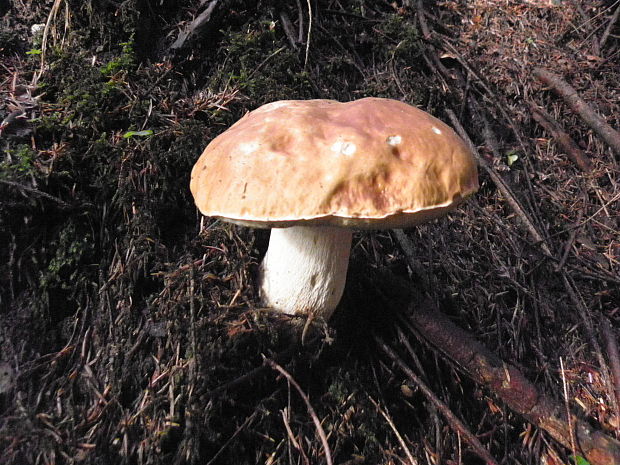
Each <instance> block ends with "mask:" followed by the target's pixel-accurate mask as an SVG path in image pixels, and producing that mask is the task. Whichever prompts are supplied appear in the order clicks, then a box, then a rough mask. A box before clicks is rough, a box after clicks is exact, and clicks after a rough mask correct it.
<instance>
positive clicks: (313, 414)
mask: <svg viewBox="0 0 620 465" xmlns="http://www.w3.org/2000/svg"><path fill="white" fill-rule="evenodd" d="M265 364H266V365H269V366H270V367H271V368H272V369H274V370H275V371H277V372H278V373H280V374H281V375H282V376H284V377H285V378H286V380H287V381H288V382H289V383H291V384H292V385H293V387H294V388H295V389H296V390H297V392H298V393H299V395H300V396H301V398H302V399H303V401H304V402H305V404H306V408H307V409H308V413H309V414H310V417H311V418H312V421H313V422H314V426H315V427H316V432H317V434H318V435H319V439H321V443H322V444H323V450H324V451H325V461H326V462H327V465H332V464H333V462H332V454H331V451H330V449H329V443H328V442H327V435H326V434H325V430H324V429H323V427H322V426H321V421H320V420H319V417H318V416H317V414H316V412H315V411H314V408H312V404H311V403H310V399H308V396H307V395H306V393H305V392H304V391H303V390H302V389H301V387H300V386H299V384H297V381H295V379H294V378H293V377H292V376H291V374H290V373H289V372H288V371H286V370H285V369H284V368H282V367H281V366H280V365H278V364H277V363H276V362H274V361H273V360H270V359H268V358H266V357H265Z"/></svg>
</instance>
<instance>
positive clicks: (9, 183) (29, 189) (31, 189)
mask: <svg viewBox="0 0 620 465" xmlns="http://www.w3.org/2000/svg"><path fill="white" fill-rule="evenodd" d="M0 183H2V184H6V185H7V186H11V187H16V188H18V189H23V190H25V191H27V192H30V193H32V194H36V195H38V196H39V197H43V198H45V199H48V200H52V201H53V202H56V203H57V204H59V205H62V206H63V207H70V206H71V205H70V204H68V203H67V202H65V201H64V200H61V199H59V198H58V197H54V196H53V195H50V194H48V193H46V192H42V191H40V190H38V189H35V188H34V187H29V186H24V185H23V184H20V183H18V182H15V181H8V180H6V179H0Z"/></svg>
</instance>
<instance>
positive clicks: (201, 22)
mask: <svg viewBox="0 0 620 465" xmlns="http://www.w3.org/2000/svg"><path fill="white" fill-rule="evenodd" d="M219 2H220V0H212V2H211V3H209V6H208V7H207V8H206V9H205V10H204V11H203V12H202V13H200V14H199V15H198V16H196V18H194V20H193V21H192V22H191V23H189V25H188V26H187V27H186V28H185V29H184V30H183V31H181V32H180V33H179V36H178V37H177V39H176V40H175V41H174V43H173V44H172V45H171V46H170V50H171V51H175V50H178V49H180V48H182V47H183V45H185V42H186V41H187V40H188V39H189V38H190V36H192V35H195V34H196V33H197V32H198V31H199V30H200V29H201V28H203V27H204V26H205V25H206V24H207V23H208V22H209V20H210V19H211V16H212V15H213V12H214V11H215V8H216V7H217V5H218V3H219Z"/></svg>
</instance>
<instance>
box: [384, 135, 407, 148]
mask: <svg viewBox="0 0 620 465" xmlns="http://www.w3.org/2000/svg"><path fill="white" fill-rule="evenodd" d="M385 141H386V142H387V143H388V144H389V145H392V146H394V145H398V144H400V143H401V142H402V141H403V138H402V137H400V136H388V138H387V139H385Z"/></svg>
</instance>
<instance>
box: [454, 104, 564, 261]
mask: <svg viewBox="0 0 620 465" xmlns="http://www.w3.org/2000/svg"><path fill="white" fill-rule="evenodd" d="M447 114H448V117H449V118H450V122H451V123H452V126H454V128H455V129H456V131H457V132H458V133H459V135H460V136H461V137H462V138H463V139H464V140H465V141H466V142H467V144H468V145H469V147H470V149H471V150H472V152H473V154H474V155H475V157H476V161H477V162H478V164H479V165H480V167H481V168H482V169H484V170H485V171H486V172H487V174H488V175H489V177H490V178H491V180H492V181H493V183H494V184H495V186H496V187H497V188H498V189H499V191H500V192H501V193H502V195H503V196H504V198H505V199H506V202H508V205H510V207H511V208H512V210H513V211H514V212H515V213H516V214H517V216H518V217H519V218H520V219H521V221H522V222H523V224H524V226H525V228H526V229H527V230H528V232H529V233H530V234H531V235H532V238H533V239H534V240H535V241H536V242H537V243H538V244H540V247H541V249H542V251H543V252H544V253H545V255H547V256H548V257H553V254H552V253H551V249H550V248H549V246H548V245H547V242H546V241H545V239H544V238H543V236H542V234H541V233H540V232H539V231H538V229H536V226H535V225H534V222H533V221H532V220H531V218H530V217H529V215H528V214H527V213H526V211H525V209H524V208H523V207H522V206H521V203H520V202H519V201H518V200H517V197H516V196H515V195H514V194H513V192H512V190H511V189H510V187H508V185H507V184H506V182H505V181H504V179H503V178H502V177H501V176H500V175H499V174H497V172H496V171H495V170H494V169H493V168H492V167H491V166H490V165H489V164H488V163H487V162H486V160H485V159H484V158H482V157H481V156H480V154H479V153H478V151H477V150H476V147H475V146H474V143H473V142H472V141H471V139H470V138H469V136H468V135H467V132H466V131H465V129H464V128H463V126H462V125H461V123H460V121H459V120H458V118H457V117H456V114H455V113H454V112H453V111H452V110H447Z"/></svg>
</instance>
